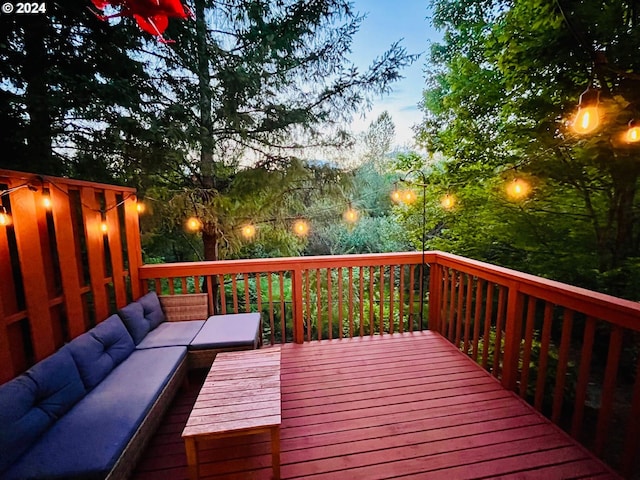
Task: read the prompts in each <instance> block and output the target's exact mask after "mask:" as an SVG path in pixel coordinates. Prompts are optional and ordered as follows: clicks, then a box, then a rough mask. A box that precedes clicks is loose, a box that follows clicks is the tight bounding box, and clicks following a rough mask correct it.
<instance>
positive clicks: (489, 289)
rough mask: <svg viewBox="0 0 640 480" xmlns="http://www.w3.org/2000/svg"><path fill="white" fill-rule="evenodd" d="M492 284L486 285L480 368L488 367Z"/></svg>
mask: <svg viewBox="0 0 640 480" xmlns="http://www.w3.org/2000/svg"><path fill="white" fill-rule="evenodd" d="M493 289H494V286H493V283H489V284H488V285H487V299H486V300H485V301H486V303H485V311H484V335H483V336H482V339H483V340H482V368H484V369H485V370H487V367H488V366H489V363H488V361H489V344H490V343H491V317H492V316H493Z"/></svg>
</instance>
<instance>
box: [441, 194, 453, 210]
mask: <svg viewBox="0 0 640 480" xmlns="http://www.w3.org/2000/svg"><path fill="white" fill-rule="evenodd" d="M440 205H441V206H442V208H444V209H445V210H451V209H452V208H453V207H455V205H456V197H454V196H453V195H451V194H450V193H447V194H446V195H445V196H443V197H442V198H441V199H440Z"/></svg>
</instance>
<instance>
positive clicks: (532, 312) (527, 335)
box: [520, 297, 536, 398]
mask: <svg viewBox="0 0 640 480" xmlns="http://www.w3.org/2000/svg"><path fill="white" fill-rule="evenodd" d="M535 317H536V299H535V298H533V297H529V298H528V300H527V323H526V326H525V331H524V352H523V354H522V373H521V374H520V396H521V397H522V398H526V396H527V388H528V387H529V364H530V363H531V346H532V345H533V333H534V332H533V330H534V328H535Z"/></svg>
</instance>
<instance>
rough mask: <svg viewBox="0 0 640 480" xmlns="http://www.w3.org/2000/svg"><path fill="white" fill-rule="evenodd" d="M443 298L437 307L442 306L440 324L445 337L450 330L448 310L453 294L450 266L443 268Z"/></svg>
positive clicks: (440, 329) (440, 330)
mask: <svg viewBox="0 0 640 480" xmlns="http://www.w3.org/2000/svg"><path fill="white" fill-rule="evenodd" d="M441 282H442V298H441V299H440V305H438V306H437V308H440V325H439V327H440V328H439V332H440V335H442V336H443V337H445V336H446V335H447V334H446V332H447V330H448V328H449V327H448V325H449V324H448V323H447V322H448V319H449V315H448V310H447V305H448V304H449V295H451V293H450V292H449V285H450V283H449V269H448V268H442V280H441Z"/></svg>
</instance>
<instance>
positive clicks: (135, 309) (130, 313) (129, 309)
mask: <svg viewBox="0 0 640 480" xmlns="http://www.w3.org/2000/svg"><path fill="white" fill-rule="evenodd" d="M118 314H119V315H120V318H121V319H122V321H123V322H124V324H125V326H126V327H127V330H129V333H130V334H131V338H133V343H135V344H136V345H138V344H139V343H140V342H141V341H142V339H143V338H144V337H145V336H146V335H147V333H149V331H150V330H151V325H149V320H147V319H146V318H145V317H144V308H143V307H142V304H140V303H138V302H132V303H130V304H129V305H127V306H126V307H122V308H121V309H120V310H119V311H118Z"/></svg>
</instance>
